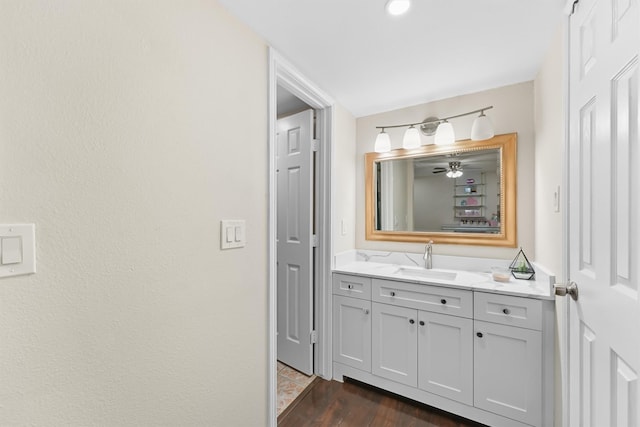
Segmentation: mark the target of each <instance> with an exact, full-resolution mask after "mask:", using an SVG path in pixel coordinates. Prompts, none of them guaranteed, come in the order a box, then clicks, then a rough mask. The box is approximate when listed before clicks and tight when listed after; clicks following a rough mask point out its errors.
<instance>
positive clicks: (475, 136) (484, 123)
mask: <svg viewBox="0 0 640 427" xmlns="http://www.w3.org/2000/svg"><path fill="white" fill-rule="evenodd" d="M494 136H495V133H494V132H493V126H492V125H491V120H489V117H487V116H485V115H484V110H482V111H480V115H479V116H478V117H476V119H475V120H474V121H473V126H471V139H472V140H473V141H483V140H485V139H489V138H493V137H494Z"/></svg>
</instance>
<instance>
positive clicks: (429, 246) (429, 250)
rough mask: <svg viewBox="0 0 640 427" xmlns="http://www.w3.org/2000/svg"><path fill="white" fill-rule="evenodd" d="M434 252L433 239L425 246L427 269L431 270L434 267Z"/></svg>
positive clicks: (424, 257) (425, 265)
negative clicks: (432, 256)
mask: <svg viewBox="0 0 640 427" xmlns="http://www.w3.org/2000/svg"><path fill="white" fill-rule="evenodd" d="M432 253H433V240H429V243H427V245H426V246H425V247H424V256H423V257H422V258H423V259H424V268H426V269H427V270H431V269H432V268H433V260H432V259H431V255H432Z"/></svg>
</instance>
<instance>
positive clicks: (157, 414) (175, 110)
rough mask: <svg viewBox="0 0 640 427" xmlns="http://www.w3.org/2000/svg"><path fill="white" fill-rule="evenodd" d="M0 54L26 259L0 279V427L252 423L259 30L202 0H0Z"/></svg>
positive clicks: (260, 328) (260, 415)
mask: <svg viewBox="0 0 640 427" xmlns="http://www.w3.org/2000/svg"><path fill="white" fill-rule="evenodd" d="M0 58H2V59H1V60H0V222H1V223H11V222H15V223H20V222H34V223H35V224H36V238H37V262H38V273H37V274H35V275H31V276H23V277H19V278H9V279H0V425H55V426H62V425H64V426H81V425H82V426H85V425H110V426H127V425H131V426H134V425H135V426H144V425H146V426H149V425H174V426H177V425H180V426H189V425H193V426H195V425H198V426H203V425H208V426H214V425H219V426H234V425H236V426H249V425H251V426H258V425H264V424H265V423H266V417H267V399H266V396H267V386H266V375H267V366H266V360H267V356H266V349H267V324H266V319H267V302H266V301H267V299H266V297H267V283H266V271H267V266H266V247H267V242H266V235H267V232H266V217H267V215H266V207H267V184H266V177H267V170H266V167H267V143H266V135H267V111H266V106H267V98H266V97H267V87H266V85H267V50H266V46H265V44H264V43H263V42H262V41H261V40H260V39H259V38H258V37H256V36H255V35H254V34H253V33H252V32H250V31H249V30H248V29H247V28H245V27H244V26H242V25H240V24H239V23H237V22H236V21H235V20H234V19H232V18H231V17H230V16H229V15H228V14H227V13H226V12H225V11H224V10H222V9H221V7H219V6H218V4H217V3H216V2H215V1H200V0H184V1H169V0H137V1H123V0H116V1H90V2H87V1H77V0H73V1H72V0H57V1H49V0H29V1H22V0H10V1H4V2H3V3H2V13H0ZM233 218H243V219H246V221H247V241H248V242H247V246H246V247H245V248H244V249H237V250H230V251H224V252H223V251H220V250H219V221H220V220H221V219H233ZM247 262H250V266H251V268H246V266H247Z"/></svg>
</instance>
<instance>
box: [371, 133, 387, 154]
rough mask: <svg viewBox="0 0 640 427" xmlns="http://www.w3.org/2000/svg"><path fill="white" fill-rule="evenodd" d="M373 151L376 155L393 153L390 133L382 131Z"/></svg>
mask: <svg viewBox="0 0 640 427" xmlns="http://www.w3.org/2000/svg"><path fill="white" fill-rule="evenodd" d="M373 150H374V151H375V152H376V153H386V152H387V151H391V138H389V134H388V133H386V132H385V131H382V132H380V133H379V134H378V136H377V137H376V143H375V144H374V146H373Z"/></svg>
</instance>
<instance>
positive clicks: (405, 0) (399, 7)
mask: <svg viewBox="0 0 640 427" xmlns="http://www.w3.org/2000/svg"><path fill="white" fill-rule="evenodd" d="M410 7H411V0H389V1H388V2H387V4H386V6H385V8H386V9H387V13H389V15H394V16H398V15H402V14H403V13H406V12H407V11H408V10H409V8H410Z"/></svg>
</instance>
